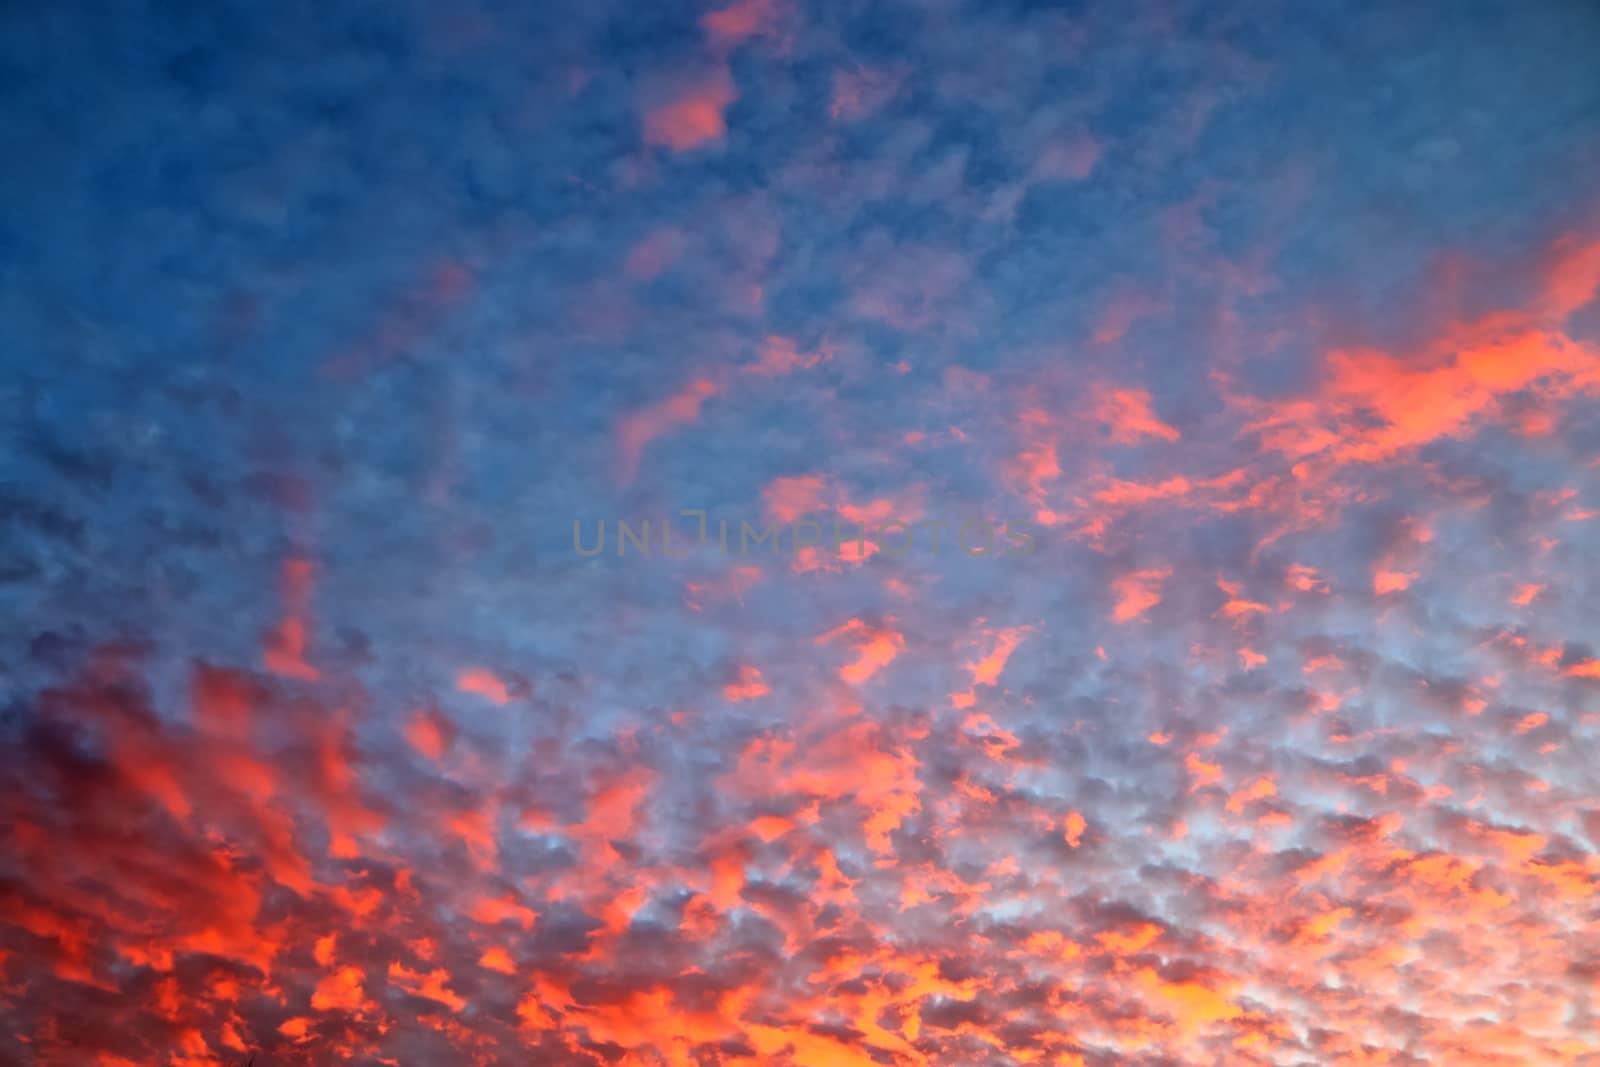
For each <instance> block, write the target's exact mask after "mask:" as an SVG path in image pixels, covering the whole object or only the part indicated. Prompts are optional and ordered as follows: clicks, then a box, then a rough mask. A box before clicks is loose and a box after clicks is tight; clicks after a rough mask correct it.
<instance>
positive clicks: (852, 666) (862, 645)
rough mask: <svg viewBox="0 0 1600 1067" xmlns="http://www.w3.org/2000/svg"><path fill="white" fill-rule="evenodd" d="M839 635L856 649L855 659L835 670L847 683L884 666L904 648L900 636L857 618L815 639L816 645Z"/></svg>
mask: <svg viewBox="0 0 1600 1067" xmlns="http://www.w3.org/2000/svg"><path fill="white" fill-rule="evenodd" d="M893 621H894V620H893V619H890V620H889V622H893ZM839 637H848V638H849V639H850V643H851V645H853V646H854V648H855V651H856V658H855V659H854V660H853V661H852V662H850V663H847V664H845V665H844V666H843V667H841V668H840V669H839V677H840V679H842V680H843V681H846V682H849V683H850V684H851V685H860V684H861V683H863V682H865V681H867V680H868V679H869V678H871V677H872V676H873V675H874V674H877V673H878V671H880V670H882V669H883V668H884V667H887V666H888V665H889V664H890V663H892V662H894V658H895V657H896V656H898V655H899V654H900V650H901V649H902V648H904V647H905V638H904V636H903V635H901V634H899V633H897V632H896V631H894V630H891V629H889V628H888V627H887V626H883V627H877V626H870V625H868V624H867V623H864V622H862V621H861V620H860V619H851V620H850V621H849V622H846V623H845V624H844V625H842V626H839V627H836V628H834V629H832V630H829V631H828V632H827V633H825V634H823V635H822V636H820V637H818V638H817V644H819V645H820V644H826V643H828V642H830V641H833V640H835V639H836V638H839Z"/></svg>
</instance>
